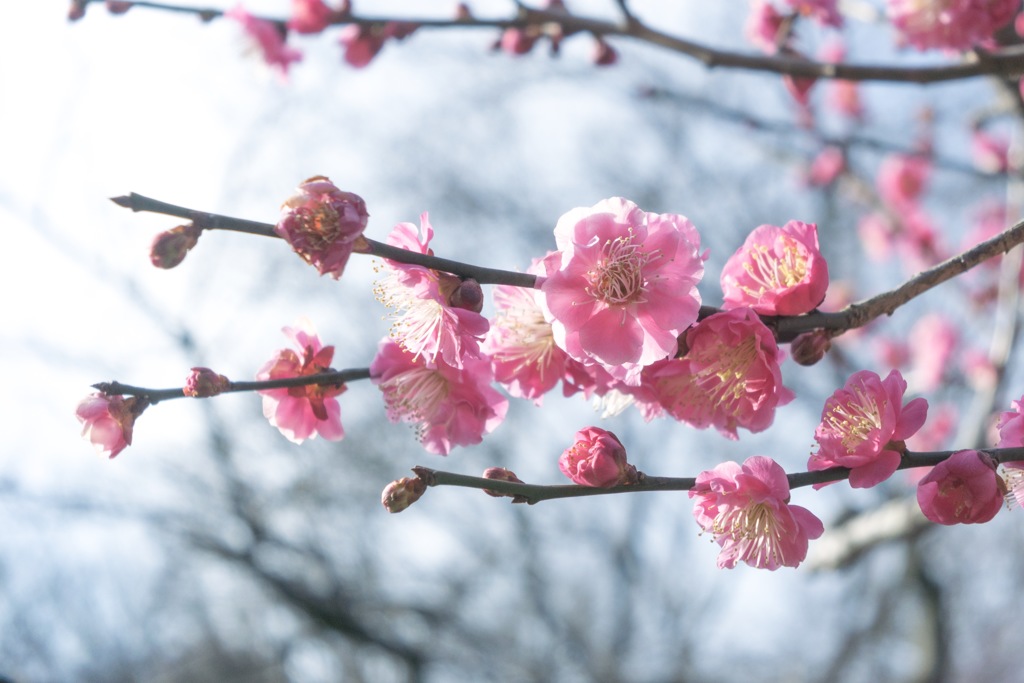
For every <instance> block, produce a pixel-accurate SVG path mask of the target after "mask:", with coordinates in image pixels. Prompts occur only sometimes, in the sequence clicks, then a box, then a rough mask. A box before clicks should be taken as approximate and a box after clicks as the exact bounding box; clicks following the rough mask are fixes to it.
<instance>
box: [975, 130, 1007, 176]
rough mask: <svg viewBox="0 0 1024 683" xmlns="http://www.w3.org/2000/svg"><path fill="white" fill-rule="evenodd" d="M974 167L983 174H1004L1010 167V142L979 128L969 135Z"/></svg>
mask: <svg viewBox="0 0 1024 683" xmlns="http://www.w3.org/2000/svg"><path fill="white" fill-rule="evenodd" d="M971 156H972V157H973V159H974V166H975V167H976V168H977V169H978V170H979V171H984V172H985V173H1005V172H1006V169H1007V168H1009V166H1010V160H1009V156H1010V142H1009V141H1008V140H1007V139H1006V138H1002V137H997V136H995V135H993V134H992V133H989V132H988V131H985V130H982V129H980V128H978V129H975V131H974V133H973V134H972V135H971Z"/></svg>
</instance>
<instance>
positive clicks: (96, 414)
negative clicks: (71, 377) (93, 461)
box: [75, 393, 149, 458]
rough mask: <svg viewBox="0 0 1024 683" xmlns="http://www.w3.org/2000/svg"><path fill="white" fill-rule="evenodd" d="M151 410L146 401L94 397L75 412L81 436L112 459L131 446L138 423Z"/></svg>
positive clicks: (100, 394)
mask: <svg viewBox="0 0 1024 683" xmlns="http://www.w3.org/2000/svg"><path fill="white" fill-rule="evenodd" d="M148 406H149V402H148V401H147V400H145V399H142V398H139V397H136V396H130V397H127V398H125V397H124V396H110V395H108V394H103V393H95V394H90V395H89V396H86V397H85V398H84V399H82V401H81V403H79V404H78V408H76V409H75V417H77V418H78V420H79V421H80V422H81V423H82V436H83V437H85V438H86V439H88V440H89V441H90V442H92V445H93V446H95V448H96V452H97V453H100V454H101V455H106V456H107V457H109V458H113V457H114V456H116V455H117V454H118V453H120V452H121V451H123V450H124V449H125V448H127V447H128V446H130V445H131V443H132V430H133V429H134V427H135V419H136V418H137V417H138V416H139V415H141V414H142V411H143V410H145V409H146V408H147V407H148Z"/></svg>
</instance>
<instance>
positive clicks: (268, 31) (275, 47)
mask: <svg viewBox="0 0 1024 683" xmlns="http://www.w3.org/2000/svg"><path fill="white" fill-rule="evenodd" d="M224 16H225V17H228V18H229V19H234V20H235V21H237V22H238V23H240V24H241V25H242V30H244V31H245V32H246V34H248V36H249V37H250V38H251V39H252V40H253V41H254V42H255V43H256V45H258V46H259V49H260V52H261V53H262V54H263V61H265V62H266V63H267V64H268V65H270V66H273V67H276V68H277V69H278V70H279V71H280V72H281V74H282V75H287V74H288V67H289V66H290V65H291V64H292V63H293V62H299V61H302V52H300V51H299V50H296V49H295V48H293V47H289V46H288V44H287V43H285V40H284V39H285V34H284V30H283V27H279V26H278V25H277V24H275V23H274V22H272V21H267V20H266V19H259V18H257V17H254V16H253V15H251V14H249V12H248V11H247V10H246V9H245V7H243V6H242V5H241V4H238V5H235V6H234V7H233V8H231V9H229V10H228V11H227V12H225V13H224Z"/></svg>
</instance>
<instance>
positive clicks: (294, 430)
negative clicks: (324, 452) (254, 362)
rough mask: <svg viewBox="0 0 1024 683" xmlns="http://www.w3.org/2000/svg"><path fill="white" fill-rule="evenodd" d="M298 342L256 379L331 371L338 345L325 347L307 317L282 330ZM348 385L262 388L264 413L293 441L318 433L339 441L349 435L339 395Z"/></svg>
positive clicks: (293, 342)
mask: <svg viewBox="0 0 1024 683" xmlns="http://www.w3.org/2000/svg"><path fill="white" fill-rule="evenodd" d="M282 331H283V332H284V334H285V336H286V337H288V339H289V340H290V341H291V342H292V344H294V345H295V348H296V349H298V352H296V351H294V350H292V349H281V350H280V351H278V352H277V354H275V355H274V357H273V358H271V359H270V360H269V361H267V362H266V363H265V364H264V365H263V367H261V368H260V370H259V372H258V373H256V379H257V380H259V381H261V382H265V381H267V380H275V379H286V378H288V377H309V376H312V375H318V374H321V373H324V372H333V370H331V367H330V365H331V360H332V359H333V358H334V347H333V346H324V345H323V344H322V343H321V341H320V338H319V337H318V336H317V334H316V330H314V329H313V324H312V323H311V322H310V321H309V320H307V319H306V318H300V319H299V321H298V322H297V323H296V324H295V326H294V327H285V328H284V329H283V330H282ZM345 389H346V387H345V385H344V384H307V385H305V386H298V387H283V388H279V389H261V390H260V391H259V393H260V395H261V396H263V415H264V417H266V418H267V419H268V420H269V421H270V424H271V425H273V426H274V427H277V429H278V430H279V431H280V432H281V433H282V434H283V435H284V436H285V438H287V439H288V440H289V441H291V442H293V443H302V442H303V441H305V440H306V439H314V438H316V436H317V434H319V435H320V436H322V437H324V438H325V439H327V440H329V441H339V440H340V439H341V438H342V437H344V436H345V430H344V429H343V428H342V426H341V406H340V405H339V404H338V400H337V398H336V397H337V396H339V395H341V394H342V393H344V391H345Z"/></svg>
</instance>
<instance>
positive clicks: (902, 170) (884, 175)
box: [875, 154, 932, 211]
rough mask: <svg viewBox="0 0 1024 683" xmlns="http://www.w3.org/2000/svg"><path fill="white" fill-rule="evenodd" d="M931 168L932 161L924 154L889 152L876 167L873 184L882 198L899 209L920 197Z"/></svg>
mask: <svg viewBox="0 0 1024 683" xmlns="http://www.w3.org/2000/svg"><path fill="white" fill-rule="evenodd" d="M931 170H932V162H931V160H929V159H928V158H926V157H924V156H920V155H909V154H890V155H889V156H887V157H886V158H885V159H884V160H882V164H881V166H879V167H878V177H877V178H876V179H875V185H876V186H877V187H878V193H879V194H880V195H881V196H882V199H883V200H884V201H885V202H886V203H887V204H888V205H889V206H890V207H892V208H894V209H896V210H897V211H899V210H901V209H903V208H904V207H906V206H907V205H909V204H914V203H916V202H917V201H918V200H919V199H920V197H921V194H922V193H923V192H924V189H925V187H926V186H927V185H928V180H929V179H930V177H931Z"/></svg>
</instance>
